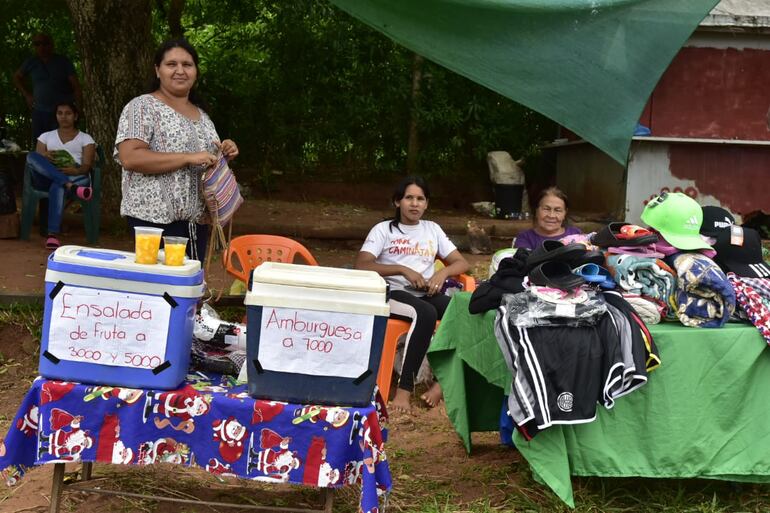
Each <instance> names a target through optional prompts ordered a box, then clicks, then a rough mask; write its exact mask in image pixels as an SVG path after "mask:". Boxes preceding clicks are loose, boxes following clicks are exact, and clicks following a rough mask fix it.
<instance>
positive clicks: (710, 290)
mask: <svg viewBox="0 0 770 513" xmlns="http://www.w3.org/2000/svg"><path fill="white" fill-rule="evenodd" d="M672 259H673V264H674V268H675V269H676V273H677V292H676V303H677V315H678V317H679V321H680V322H681V323H682V324H684V325H685V326H693V327H701V328H720V327H722V326H723V325H724V324H725V323H726V322H727V321H728V320H729V319H730V316H731V315H732V313H733V311H734V310H735V291H734V290H733V286H732V284H731V283H730V282H729V281H728V279H727V276H725V273H723V272H722V270H721V269H720V268H719V266H718V265H717V264H715V263H714V261H713V260H711V259H710V258H708V257H707V256H705V255H702V254H700V253H679V254H677V255H675V256H674V257H672Z"/></svg>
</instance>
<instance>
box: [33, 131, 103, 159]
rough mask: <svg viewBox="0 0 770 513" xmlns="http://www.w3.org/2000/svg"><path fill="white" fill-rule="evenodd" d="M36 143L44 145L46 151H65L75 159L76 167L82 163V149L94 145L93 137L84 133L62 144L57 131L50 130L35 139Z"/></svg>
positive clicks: (79, 133)
mask: <svg viewBox="0 0 770 513" xmlns="http://www.w3.org/2000/svg"><path fill="white" fill-rule="evenodd" d="M37 140H38V141H40V142H41V143H43V144H45V147H46V149H47V150H48V151H56V150H66V151H67V152H68V153H69V154H70V155H72V158H74V159H75V162H77V164H78V166H79V165H80V164H82V163H83V147H84V146H88V145H89V144H96V143H95V142H94V139H93V137H91V136H90V135H88V134H87V133H85V132H80V131H79V132H78V135H76V136H75V138H74V139H72V140H71V141H68V142H66V143H63V142H62V141H61V137H59V131H58V130H51V131H50V132H43V133H42V134H40V135H39V136H38V138H37Z"/></svg>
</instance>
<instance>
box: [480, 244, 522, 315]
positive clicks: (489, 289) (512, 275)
mask: <svg viewBox="0 0 770 513" xmlns="http://www.w3.org/2000/svg"><path fill="white" fill-rule="evenodd" d="M529 253H530V251H529V250H528V249H526V248H519V249H518V250H517V251H516V253H515V254H514V255H513V257H510V258H504V259H502V260H501V261H500V264H499V266H498V269H497V272H495V274H493V275H492V276H490V278H489V280H487V281H484V282H481V283H480V284H479V285H478V286H477V287H476V290H474V291H473V295H472V296H471V300H470V303H469V304H468V311H469V312H470V313H472V314H478V313H484V312H486V311H489V310H495V309H497V308H498V307H499V306H500V303H501V302H502V299H503V294H509V293H513V294H515V293H517V292H523V291H524V285H523V281H524V279H525V278H526V276H527V258H528V257H529Z"/></svg>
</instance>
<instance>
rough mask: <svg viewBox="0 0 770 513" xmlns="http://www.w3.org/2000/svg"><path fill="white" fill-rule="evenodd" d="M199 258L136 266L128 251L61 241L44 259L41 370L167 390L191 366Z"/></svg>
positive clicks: (84, 379)
mask: <svg viewBox="0 0 770 513" xmlns="http://www.w3.org/2000/svg"><path fill="white" fill-rule="evenodd" d="M202 294H203V271H202V270H201V265H200V262H198V261H197V260H187V261H186V262H185V263H184V264H183V265H181V266H175V267H172V266H166V265H162V264H156V265H143V264H137V263H135V262H134V253H128V252H125V251H116V250H109V249H91V248H85V247H81V246H62V247H60V248H59V249H57V250H56V251H55V252H54V253H52V254H51V256H50V257H49V258H48V268H47V270H46V274H45V313H44V317H43V334H42V340H41V350H40V374H41V375H42V376H44V377H46V378H50V379H59V380H64V381H75V382H81V383H92V384H98V385H112V386H124V387H132V388H161V389H173V388H176V387H177V386H179V384H180V383H182V381H184V378H185V375H186V374H187V371H188V367H189V364H190V346H191V344H192V329H193V321H194V319H195V309H196V305H197V302H198V300H199V298H200V297H201V296H202Z"/></svg>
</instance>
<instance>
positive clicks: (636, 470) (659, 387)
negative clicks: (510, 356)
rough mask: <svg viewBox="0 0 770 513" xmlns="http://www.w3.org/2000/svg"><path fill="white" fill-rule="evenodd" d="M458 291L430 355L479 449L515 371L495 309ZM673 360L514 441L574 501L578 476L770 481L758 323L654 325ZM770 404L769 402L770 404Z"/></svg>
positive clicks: (666, 358) (768, 355)
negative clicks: (639, 382)
mask: <svg viewBox="0 0 770 513" xmlns="http://www.w3.org/2000/svg"><path fill="white" fill-rule="evenodd" d="M469 301H470V294H469V293H461V294H457V295H455V297H454V298H453V299H452V302H451V303H450V305H449V308H448V309H447V312H446V314H445V315H444V320H443V321H442V322H441V326H440V327H439V329H438V331H437V332H436V336H435V337H434V340H433V343H432V344H431V348H430V351H429V353H428V357H429V360H430V363H431V366H432V367H433V370H434V373H435V374H436V377H437V378H438V380H439V382H440V383H441V386H442V388H443V389H444V397H445V401H446V407H447V413H448V414H449V418H450V420H451V421H452V423H453V425H454V427H455V429H456V430H457V432H458V434H459V435H460V437H461V438H462V440H463V442H464V443H465V446H466V448H467V449H468V450H469V451H470V444H471V433H472V432H473V431H489V430H497V429H498V419H499V414H500V407H501V405H502V402H501V401H502V397H503V392H504V389H505V388H506V387H509V382H510V379H511V377H510V373H509V372H508V369H507V367H506V365H505V362H504V360H503V357H502V353H501V352H500V349H499V347H498V345H497V341H496V340H495V337H494V332H493V319H494V316H495V313H494V312H488V313H487V314H486V315H484V316H481V315H471V314H469V313H468V303H469ZM650 332H651V333H652V335H653V337H654V338H655V342H656V344H657V345H658V350H659V353H660V356H661V359H662V361H663V364H662V365H661V366H660V367H659V368H658V369H657V370H655V371H653V372H652V373H651V374H650V379H649V382H648V383H647V385H646V386H644V387H642V388H641V389H640V390H638V391H636V392H632V393H631V394H629V395H628V396H626V397H622V398H620V399H618V401H617V402H616V405H615V408H614V409H612V410H609V411H608V410H605V409H604V408H603V407H599V408H598V412H597V413H598V414H597V419H596V420H595V421H594V422H592V423H590V424H580V425H571V426H556V427H552V428H549V429H547V430H545V431H544V432H542V433H540V434H538V435H537V436H536V437H535V438H534V439H533V440H532V441H531V442H527V441H525V440H524V439H523V438H521V437H520V436H518V433H517V434H516V435H515V436H514V442H515V443H516V446H517V448H518V449H519V451H520V452H521V454H522V455H523V456H524V457H525V458H526V459H527V461H528V462H529V464H530V466H531V467H532V470H533V471H534V473H535V474H536V475H537V476H538V477H539V478H540V479H542V480H543V481H544V482H545V484H547V485H548V486H549V487H550V488H551V489H552V490H553V491H554V492H555V493H556V494H557V495H558V496H559V497H561V498H562V500H564V502H566V503H567V504H569V505H570V506H573V507H574V500H573V497H572V483H571V481H570V476H571V475H576V476H606V477H636V476H641V477H705V478H715V479H728V480H733V481H746V482H770V415H769V414H768V413H769V412H770V408H769V407H768V405H769V404H770V352H768V351H766V350H765V347H766V345H767V344H766V343H765V341H764V339H763V338H762V337H761V336H760V335H759V333H758V332H757V330H756V329H755V328H754V327H753V326H748V325H742V324H728V325H727V326H725V327H724V328H721V329H697V328H685V327H684V326H681V325H679V324H663V325H657V326H651V327H650ZM766 408H769V409H766Z"/></svg>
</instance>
